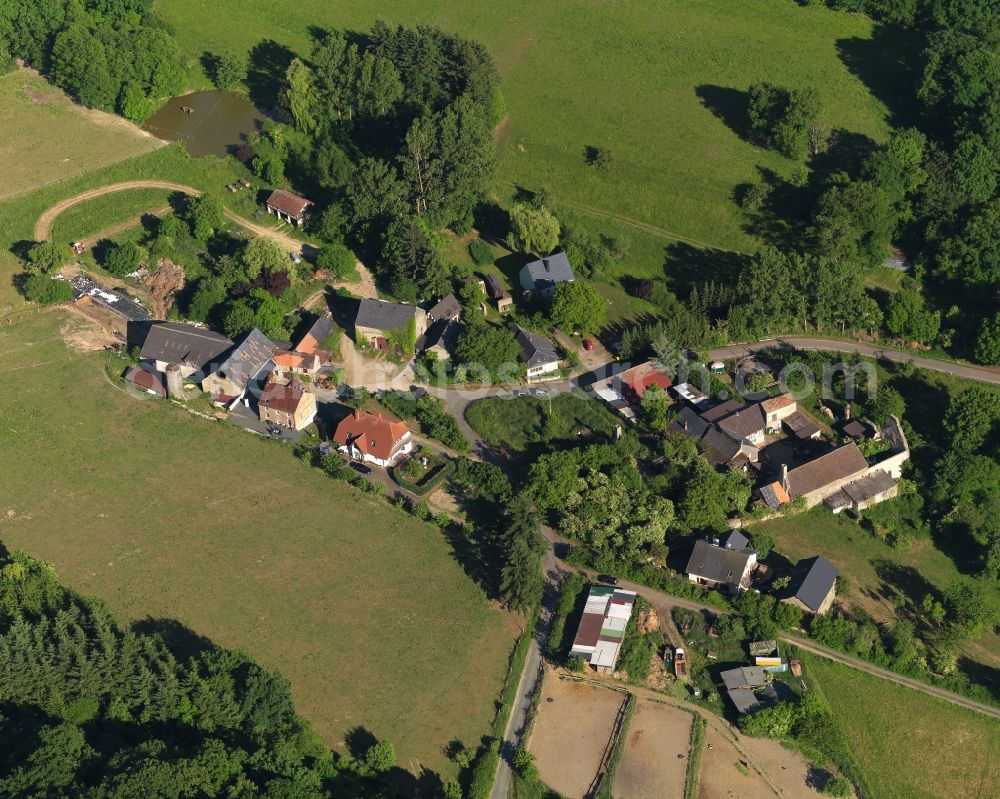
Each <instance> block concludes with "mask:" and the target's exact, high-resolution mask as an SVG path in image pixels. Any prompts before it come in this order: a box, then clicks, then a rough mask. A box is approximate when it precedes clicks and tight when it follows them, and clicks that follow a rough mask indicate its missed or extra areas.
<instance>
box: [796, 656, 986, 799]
mask: <svg viewBox="0 0 1000 799" xmlns="http://www.w3.org/2000/svg"><path fill="white" fill-rule="evenodd" d="M800 657H801V658H802V660H803V665H804V666H805V667H806V674H807V675H808V676H809V677H810V678H811V680H812V681H813V682H814V683H815V684H814V686H813V688H814V690H819V691H820V692H821V693H822V694H823V696H824V697H825V698H826V700H827V703H828V704H829V706H830V709H831V711H832V712H833V715H834V717H835V718H836V719H837V721H838V722H839V723H840V726H841V727H842V729H843V730H844V732H845V733H846V735H847V737H848V740H849V741H850V743H851V746H852V748H853V751H854V755H855V757H856V759H857V761H858V763H859V764H860V766H861V768H862V769H863V771H864V773H865V776H866V778H867V782H868V784H869V786H870V788H871V791H872V793H873V795H874V796H875V797H877V799H932V798H933V799H937V798H938V797H940V799H980V798H981V797H985V796H997V795H998V792H1000V724H997V722H996V721H995V720H993V719H990V718H988V717H986V716H981V715H979V714H977V713H973V712H971V711H968V710H963V709H962V708H959V707H955V706H954V705H951V704H948V703H946V702H942V701H940V700H938V699H935V698H933V697H930V696H927V695H926V694H922V693H919V692H917V691H913V690H910V689H909V688H906V687H904V686H901V685H896V684H894V683H889V682H886V681H885V680H880V679H878V678H877V677H872V676H871V675H868V674H865V673H863V672H858V671H855V670H854V669H850V668H848V667H846V666H841V665H840V664H837V663H834V662H832V661H829V660H826V659H825V658H820V657H814V656H811V655H808V654H807V653H804V652H803V653H800Z"/></svg>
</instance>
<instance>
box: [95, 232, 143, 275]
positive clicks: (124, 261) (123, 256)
mask: <svg viewBox="0 0 1000 799" xmlns="http://www.w3.org/2000/svg"><path fill="white" fill-rule="evenodd" d="M145 257H146V253H145V252H144V251H143V249H142V247H140V246H139V245H138V244H136V243H135V242H134V241H125V242H122V243H121V244H116V245H115V246H114V247H112V248H111V249H110V250H109V251H108V254H107V255H106V256H105V258H104V264H103V266H104V268H105V269H106V270H107V271H108V272H110V273H111V274H112V275H114V276H115V277H125V276H126V275H129V274H131V273H132V272H134V271H135V270H136V269H138V268H139V266H140V265H141V264H142V262H143V260H144V259H145Z"/></svg>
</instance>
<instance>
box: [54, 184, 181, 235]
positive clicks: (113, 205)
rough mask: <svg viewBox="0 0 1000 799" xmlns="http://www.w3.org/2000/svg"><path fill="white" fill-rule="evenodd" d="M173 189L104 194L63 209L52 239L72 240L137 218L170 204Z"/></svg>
mask: <svg viewBox="0 0 1000 799" xmlns="http://www.w3.org/2000/svg"><path fill="white" fill-rule="evenodd" d="M169 197H170V192H168V191H163V190H162V189H132V190H129V191H120V192H115V193H114V194H105V195H104V196H103V197H97V198H95V199H93V200H89V201H88V202H85V203H81V204H80V205H76V206H74V207H72V208H69V209H67V210H66V211H63V213H61V214H60V215H59V216H58V217H57V218H56V222H55V225H53V227H52V240H53V241H58V242H72V241H77V240H79V239H84V238H90V237H92V236H96V235H97V234H99V233H101V232H102V231H106V230H109V229H111V228H114V227H117V226H119V225H122V224H125V223H127V222H130V221H132V220H133V219H136V218H137V217H139V216H140V215H142V214H144V213H146V212H151V211H155V210H158V209H160V208H162V207H164V206H166V205H167V200H168V199H169Z"/></svg>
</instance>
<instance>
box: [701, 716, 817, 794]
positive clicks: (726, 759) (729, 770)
mask: <svg viewBox="0 0 1000 799" xmlns="http://www.w3.org/2000/svg"><path fill="white" fill-rule="evenodd" d="M738 766H742V767H743V769H744V771H745V773H744V771H740V769H739V767H738ZM698 785H699V789H698V796H699V799H765V797H770V796H775V792H774V790H773V789H772V788H771V786H770V785H768V784H767V782H765V781H764V779H763V778H762V777H761V776H760V775H759V774H758V773H757V772H756V771H755V770H754V769H753V767H752V766H751V765H750V763H748V762H747V760H746V759H745V758H744V757H743V756H742V755H741V754H740V753H739V751H737V749H736V747H735V746H733V744H732V741H730V740H729V739H728V738H727V737H726V736H725V735H723V734H722V733H721V732H720V731H719V730H717V729H715V727H713V726H712V725H711V724H709V725H708V729H707V730H706V731H705V751H704V752H703V753H702V756H701V775H700V780H699V783H698ZM814 793H815V792H814Z"/></svg>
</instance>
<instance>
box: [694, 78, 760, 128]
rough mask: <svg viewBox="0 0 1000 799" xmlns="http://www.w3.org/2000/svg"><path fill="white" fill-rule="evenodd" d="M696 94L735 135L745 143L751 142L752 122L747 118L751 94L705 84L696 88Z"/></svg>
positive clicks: (740, 90)
mask: <svg viewBox="0 0 1000 799" xmlns="http://www.w3.org/2000/svg"><path fill="white" fill-rule="evenodd" d="M694 93H695V94H696V95H697V96H698V99H699V100H701V104H702V105H703V106H705V108H707V109H708V110H709V111H711V112H712V113H713V114H715V116H717V117H718V118H719V119H721V120H722V122H723V123H725V125H726V127H728V128H729V129H730V130H731V131H732V132H733V133H735V134H736V135H737V136H739V137H740V138H741V139H743V140H744V141H749V140H750V121H749V119H748V118H747V106H748V104H749V102H750V95H749V92H746V91H743V90H742V89H733V88H731V87H728V86H715V85H712V84H708V83H703V84H702V85H701V86H696V87H695V90H694Z"/></svg>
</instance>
